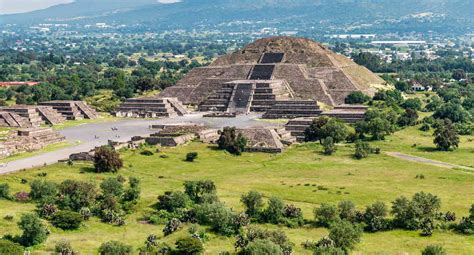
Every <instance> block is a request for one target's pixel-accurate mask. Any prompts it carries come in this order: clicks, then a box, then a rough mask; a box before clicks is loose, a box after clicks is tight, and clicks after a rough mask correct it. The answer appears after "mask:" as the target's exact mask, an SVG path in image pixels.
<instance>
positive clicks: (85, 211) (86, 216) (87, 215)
mask: <svg viewBox="0 0 474 255" xmlns="http://www.w3.org/2000/svg"><path fill="white" fill-rule="evenodd" d="M79 214H80V215H81V216H82V219H83V220H86V221H87V220H89V219H90V218H91V216H92V212H91V210H90V209H89V208H88V207H82V208H81V210H79Z"/></svg>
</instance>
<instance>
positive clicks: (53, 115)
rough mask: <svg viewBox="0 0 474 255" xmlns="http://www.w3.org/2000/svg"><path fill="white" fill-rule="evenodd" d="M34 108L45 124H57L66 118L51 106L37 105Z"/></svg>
mask: <svg viewBox="0 0 474 255" xmlns="http://www.w3.org/2000/svg"><path fill="white" fill-rule="evenodd" d="M36 109H37V111H38V113H39V114H40V116H41V117H42V118H43V121H44V122H46V123H47V124H51V125H57V124H61V123H63V122H64V121H66V118H64V117H63V115H61V114H60V113H59V112H58V111H56V110H55V109H53V107H51V106H38V107H37V108H36Z"/></svg>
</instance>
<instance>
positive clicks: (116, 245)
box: [99, 241, 133, 255]
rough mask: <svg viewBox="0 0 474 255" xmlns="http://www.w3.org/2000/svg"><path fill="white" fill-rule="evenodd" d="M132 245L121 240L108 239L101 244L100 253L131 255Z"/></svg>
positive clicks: (104, 254) (101, 254)
mask: <svg viewBox="0 0 474 255" xmlns="http://www.w3.org/2000/svg"><path fill="white" fill-rule="evenodd" d="M132 252H133V249H132V246H130V245H126V244H123V243H121V242H119V241H108V242H105V243H103V244H102V245H100V248H99V253H100V255H129V254H132Z"/></svg>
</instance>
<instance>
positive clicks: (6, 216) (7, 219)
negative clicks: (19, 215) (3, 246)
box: [3, 214, 15, 221]
mask: <svg viewBox="0 0 474 255" xmlns="http://www.w3.org/2000/svg"><path fill="white" fill-rule="evenodd" d="M14 218H15V217H14V216H13V215H11V214H7V215H5V216H3V219H4V220H6V221H12V220H13V219H14Z"/></svg>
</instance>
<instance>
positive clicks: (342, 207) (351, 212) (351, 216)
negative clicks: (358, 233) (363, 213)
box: [337, 201, 357, 222]
mask: <svg viewBox="0 0 474 255" xmlns="http://www.w3.org/2000/svg"><path fill="white" fill-rule="evenodd" d="M337 207H338V211H339V218H341V219H342V220H347V221H349V222H354V221H355V220H356V214H357V211H356V208H355V205H354V203H352V202H351V201H341V202H339V204H338V205H337Z"/></svg>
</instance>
